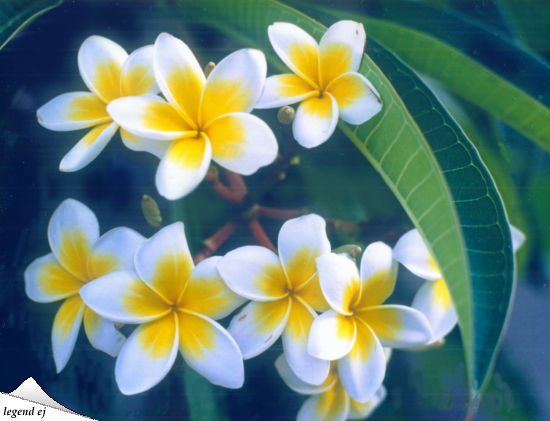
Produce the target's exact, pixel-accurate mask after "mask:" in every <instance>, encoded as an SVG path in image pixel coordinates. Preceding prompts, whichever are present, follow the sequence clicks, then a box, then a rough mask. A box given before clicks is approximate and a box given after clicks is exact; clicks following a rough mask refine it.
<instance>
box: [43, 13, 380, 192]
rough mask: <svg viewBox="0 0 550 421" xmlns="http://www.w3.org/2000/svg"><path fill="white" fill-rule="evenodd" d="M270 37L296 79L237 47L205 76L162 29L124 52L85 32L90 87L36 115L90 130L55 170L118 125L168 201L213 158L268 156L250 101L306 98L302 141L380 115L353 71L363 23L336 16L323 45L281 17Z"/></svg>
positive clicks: (250, 162)
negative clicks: (150, 164) (154, 160)
mask: <svg viewBox="0 0 550 421" xmlns="http://www.w3.org/2000/svg"><path fill="white" fill-rule="evenodd" d="M289 31H290V32H289ZM269 36H270V39H271V41H272V43H273V47H274V48H275V50H276V51H277V53H279V55H280V56H281V58H283V60H284V61H285V63H287V64H288V65H289V67H290V68H291V69H292V70H293V71H294V72H295V73H296V74H297V75H298V76H294V75H281V76H273V77H270V78H269V79H267V82H266V73H267V64H266V60H265V56H264V54H263V53H262V52H261V51H259V50H254V49H242V50H239V51H236V52H234V53H232V54H230V55H229V56H227V57H226V58H224V59H223V60H222V61H221V62H220V63H218V65H217V66H215V67H214V69H213V70H212V71H211V72H210V74H209V75H208V77H206V75H205V73H204V72H203V70H202V68H201V67H200V65H199V63H198V62H197V59H196V58H195V56H194V55H193V53H192V52H191V50H190V49H189V47H188V46H187V45H186V44H185V43H184V42H183V41H181V40H179V39H177V38H174V37H173V36H171V35H169V34H166V33H163V34H160V35H159V36H158V38H157V40H156V42H155V44H154V45H149V46H146V47H143V48H139V49H138V50H136V51H134V52H133V53H132V54H130V55H128V54H127V53H126V51H124V49H123V48H122V47H121V46H119V45H118V44H116V43H114V42H113V41H110V40H108V39H106V38H103V37H100V36H92V37H90V38H88V39H87V40H86V41H84V43H83V44H82V46H81V47H80V50H79V52H78V69H79V71H80V75H81V76H82V79H83V80H84V83H85V84H86V86H87V87H88V89H89V90H90V92H71V93H66V94H62V95H60V96H58V97H56V98H54V99H52V100H51V101H50V102H48V103H47V104H45V105H44V106H42V107H41V108H40V109H39V110H38V111H37V117H38V121H39V122H40V124H42V125H43V126H44V127H46V128H48V129H50V130H58V131H67V130H77V129H83V128H88V127H93V128H92V130H90V131H89V132H88V133H87V134H86V135H85V136H84V137H83V138H82V139H81V140H80V141H79V142H78V143H77V144H76V145H75V146H74V147H73V148H72V149H71V150H70V151H69V153H68V154H67V155H66V156H65V157H64V158H63V159H62V161H61V164H60V169H61V171H76V170H79V169H81V168H83V167H85V166H86V165H88V164H89V163H90V162H91V161H93V160H94V159H95V158H96V157H97V156H98V154H99V153H100V152H101V151H102V150H103V149H104V148H105V146H106V145H107V143H108V142H109V140H110V139H111V138H112V137H113V136H114V134H115V133H116V131H117V130H118V128H119V127H121V137H122V141H123V142H124V144H125V145H126V146H127V147H128V148H130V149H132V150H136V151H146V152H149V153H151V154H153V155H156V156H157V157H158V158H160V160H161V162H160V165H159V167H158V170H157V174H156V185H157V189H158V191H159V193H160V194H161V195H162V196H164V197H166V198H167V199H170V200H174V199H179V198H181V197H183V196H185V195H187V194H189V193H190V192H191V191H193V190H194V189H195V187H197V185H198V184H199V183H200V182H201V181H202V180H203V179H204V177H205V175H206V172H207V170H208V168H209V165H210V162H211V160H214V162H216V163H217V164H219V165H220V166H222V167H224V168H226V169H228V170H230V171H233V172H236V173H238V174H242V175H250V174H253V173H255V172H256V171H257V170H258V169H259V168H260V167H263V166H266V165H268V164H271V163H272V162H273V161H274V160H275V158H276V156H277V152H278V144H277V140H276V138H275V136H274V134H273V132H272V131H271V129H270V128H269V126H268V125H267V124H266V123H265V122H263V121H262V120H261V119H259V118H258V117H256V116H254V115H251V114H250V112H251V111H252V109H253V108H254V107H257V108H272V107H280V106H281V105H285V104H291V103H294V102H297V101H301V100H303V101H304V102H303V104H302V105H301V106H300V107H299V108H298V113H297V117H296V120H295V123H294V133H295V137H296V139H297V140H298V142H300V144H302V145H303V146H306V147H312V146H316V145H318V144H320V143H322V142H324V141H325V140H327V139H328V138H329V137H330V135H331V134H332V132H333V131H334V128H335V125H336V122H337V121H338V115H339V113H340V116H341V117H342V119H344V120H345V121H348V122H350V123H353V124H360V123H362V122H364V121H366V120H368V119H369V118H370V117H372V116H373V115H374V114H376V113H377V112H378V111H380V109H381V107H382V104H381V101H380V97H379V95H378V93H377V92H376V90H375V89H374V87H373V86H372V85H371V84H370V82H369V81H368V80H367V79H365V78H364V77H363V76H361V75H360V74H359V73H356V71H357V70H358V69H359V65H360V63H361V58H362V55H363V49H364V45H365V39H366V38H365V31H364V29H363V26H362V25H361V24H358V23H356V22H351V21H342V22H338V23H337V24H335V25H333V26H332V27H331V28H330V29H329V30H328V31H327V33H326V34H325V36H324V37H323V39H322V40H321V44H320V47H319V46H318V45H317V44H316V42H315V41H314V40H313V39H312V38H311V37H310V36H309V35H307V34H306V32H304V31H303V30H301V29H300V28H298V27H297V26H294V25H291V24H287V23H276V24H274V25H272V26H271V27H270V28H269ZM310 50H311V51H310ZM302 51H305V52H307V54H306V55H304V54H302V53H301V52H302ZM311 60H313V61H314V62H313V61H311ZM329 60H330V62H331V65H330V66H329V64H328V61H329ZM310 61H311V62H310ZM317 62H319V66H321V67H320V70H319V71H317ZM335 62H337V63H339V64H338V66H334V63H335ZM310 68H311V69H310ZM313 68H314V69H315V71H313V70H312V69H313ZM264 85H265V89H264ZM306 87H307V88H306ZM159 92H161V93H162V95H163V96H160V95H158V93H159ZM339 110H340V111H339ZM312 129H313V130H312Z"/></svg>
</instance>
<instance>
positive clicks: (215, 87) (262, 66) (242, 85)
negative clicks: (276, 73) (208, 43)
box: [199, 48, 267, 127]
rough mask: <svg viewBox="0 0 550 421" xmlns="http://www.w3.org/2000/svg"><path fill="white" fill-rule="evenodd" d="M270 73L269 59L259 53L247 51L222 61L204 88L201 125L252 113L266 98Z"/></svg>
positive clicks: (251, 50) (244, 50)
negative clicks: (218, 119) (267, 60)
mask: <svg viewBox="0 0 550 421" xmlns="http://www.w3.org/2000/svg"><path fill="white" fill-rule="evenodd" d="M266 73H267V63H266V61H265V56H264V53H262V52H261V51H259V50H254V49H251V48H245V49H242V50H239V51H235V52H234V53H232V54H230V55H228V56H227V57H225V58H224V59H223V60H222V61H220V62H219V63H218V64H217V65H216V67H214V70H212V73H210V75H209V76H208V79H207V80H206V85H205V86H204V92H203V94H202V99H201V105H200V117H199V118H200V123H201V126H203V127H205V126H206V125H208V124H210V122H212V121H213V120H214V119H216V118H218V117H221V116H223V115H226V114H230V113H249V112H250V111H252V109H253V108H254V106H255V105H256V103H257V102H258V100H259V99H260V96H261V95H262V91H263V89H264V82H265V76H266Z"/></svg>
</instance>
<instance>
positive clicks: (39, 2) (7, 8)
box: [0, 0, 63, 48]
mask: <svg viewBox="0 0 550 421" xmlns="http://www.w3.org/2000/svg"><path fill="white" fill-rule="evenodd" d="M61 3H63V0H3V1H2V2H0V48H3V47H4V46H5V45H6V44H7V42H8V41H9V40H10V39H11V37H13V36H14V35H15V34H16V33H17V31H19V30H20V29H21V28H23V27H24V26H25V25H27V24H29V23H30V22H32V21H33V20H34V19H36V18H37V17H38V16H40V15H41V14H42V13H45V12H47V11H48V10H50V9H53V8H54V7H56V6H59V5H60V4H61Z"/></svg>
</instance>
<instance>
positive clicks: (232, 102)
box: [108, 34, 278, 199]
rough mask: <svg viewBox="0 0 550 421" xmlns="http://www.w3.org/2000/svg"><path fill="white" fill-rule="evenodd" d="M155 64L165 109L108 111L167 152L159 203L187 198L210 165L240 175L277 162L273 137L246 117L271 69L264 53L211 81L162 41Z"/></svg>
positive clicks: (142, 104) (248, 56)
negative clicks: (156, 141)
mask: <svg viewBox="0 0 550 421" xmlns="http://www.w3.org/2000/svg"><path fill="white" fill-rule="evenodd" d="M153 63H154V70H155V76H156V79H157V82H158V84H159V86H160V89H161V91H162V93H163V94H164V96H165V98H166V99H167V101H168V102H166V101H165V100H164V99H162V98H160V97H153V96H140V97H130V98H121V99H118V100H116V101H113V102H112V103H111V104H109V107H108V110H109V113H110V114H111V115H112V116H113V118H114V120H115V121H116V122H117V123H118V124H120V125H121V126H122V127H123V128H124V129H126V130H128V131H129V132H131V133H133V134H135V135H137V136H143V137H147V138H151V139H157V140H162V141H164V143H165V144H166V146H167V148H168V151H167V152H166V154H165V155H164V156H163V157H162V160H161V162H160V166H159V168H158V171H157V175H156V184H157V189H158V191H159V193H160V194H161V195H162V196H164V197H166V198H168V199H178V198H180V197H183V196H185V195H186V194H188V193H190V192H191V191H192V190H193V189H194V188H195V187H196V186H197V185H198V184H199V183H200V182H201V181H202V179H203V178H204V176H205V174H206V171H207V170H208V167H209V165H210V160H211V159H213V160H214V161H215V162H216V163H218V164H219V165H221V166H222V167H224V168H226V169H228V170H230V171H233V172H236V173H239V174H243V175H250V174H252V173H254V172H256V170H257V169H258V168H260V167H262V166H265V165H268V164H270V163H271V162H273V160H274V159H275V157H276V156H277V151H278V145H277V141H276V139H275V136H274V135H273V132H272V131H271V129H270V128H269V127H268V126H267V124H265V123H264V122H263V121H262V120H260V119H259V118H258V117H256V116H253V115H250V114H248V113H249V112H250V111H251V110H252V108H254V105H255V104H256V102H257V101H258V99H259V98H260V95H261V93H262V90H263V87H264V82H265V76H266V68H267V65H266V62H265V57H264V55H263V53H262V52H260V51H258V50H253V49H244V50H239V51H236V52H235V53H233V54H230V55H229V56H227V57H226V58H225V59H223V60H222V61H221V62H220V63H219V64H218V65H217V66H216V67H215V68H214V69H213V70H212V72H211V73H210V75H209V76H208V79H206V78H205V76H204V73H203V71H202V69H201V67H200V66H199V63H198V62H197V59H196V58H195V56H194V55H193V53H192V52H191V50H190V49H189V47H187V45H185V44H184V43H183V42H182V41H180V40H179V39H177V38H174V37H173V36H171V35H169V34H160V35H159V36H158V38H157V41H156V42H155V48H154V59H153Z"/></svg>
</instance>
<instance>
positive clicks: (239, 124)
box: [205, 79, 279, 175]
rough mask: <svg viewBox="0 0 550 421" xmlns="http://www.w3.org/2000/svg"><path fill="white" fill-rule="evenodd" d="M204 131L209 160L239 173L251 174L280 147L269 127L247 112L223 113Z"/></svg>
mask: <svg viewBox="0 0 550 421" xmlns="http://www.w3.org/2000/svg"><path fill="white" fill-rule="evenodd" d="M208 80H210V79H208ZM205 133H206V135H207V136H208V139H209V140H210V142H211V144H212V159H213V160H214V161H215V162H216V163H218V164H219V165H221V166H222V167H224V168H226V169H228V170H230V171H233V172H236V173H238V174H243V175H250V174H253V173H255V172H256V171H257V170H258V168H260V167H264V166H266V165H269V164H271V163H272V162H273V161H274V160H275V158H276V157H277V152H278V150H279V145H278V143H277V139H276V138H275V135H274V134H273V132H272V131H271V129H270V128H269V126H268V125H267V124H266V123H265V122H264V121H263V120H261V119H259V118H258V117H256V116H254V115H250V114H245V113H233V114H226V115H224V116H222V117H219V118H217V119H216V120H214V121H212V122H211V123H210V124H209V125H208V126H207V127H206V128H205Z"/></svg>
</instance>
